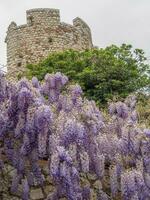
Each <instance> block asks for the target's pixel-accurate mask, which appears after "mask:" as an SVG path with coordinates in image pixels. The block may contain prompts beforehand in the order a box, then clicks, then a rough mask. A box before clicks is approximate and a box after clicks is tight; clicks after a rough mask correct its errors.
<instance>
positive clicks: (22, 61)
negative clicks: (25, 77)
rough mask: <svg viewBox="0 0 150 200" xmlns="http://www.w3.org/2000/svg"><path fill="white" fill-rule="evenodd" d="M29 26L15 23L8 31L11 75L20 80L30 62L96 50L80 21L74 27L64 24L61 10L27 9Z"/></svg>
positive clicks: (89, 33) (76, 19)
mask: <svg viewBox="0 0 150 200" xmlns="http://www.w3.org/2000/svg"><path fill="white" fill-rule="evenodd" d="M26 16H27V24H25V25H21V26H17V24H16V23H15V22H12V23H11V24H10V25H9V27H8V31H7V36H6V40H5V41H6V44H7V66H8V74H10V75H11V76H14V77H16V76H17V74H18V73H20V72H22V71H23V70H24V67H25V65H26V64H27V63H37V62H39V61H40V60H41V59H42V58H44V57H46V56H48V54H49V53H50V52H54V51H63V50H66V49H75V50H85V49H90V48H92V47H93V44H92V38H91V31H90V28H89V27H88V25H87V24H86V23H85V22H84V21H83V20H82V19H80V18H75V19H74V20H73V25H70V24H66V23H63V22H61V21H60V14H59V10H57V9H49V8H47V9H31V10H27V12H26Z"/></svg>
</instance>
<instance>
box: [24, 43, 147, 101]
mask: <svg viewBox="0 0 150 200" xmlns="http://www.w3.org/2000/svg"><path fill="white" fill-rule="evenodd" d="M146 60H147V59H146V57H145V53H144V51H143V50H141V49H133V48H132V46H131V45H127V44H122V45H121V46H120V47H118V46H116V45H111V46H108V47H106V48H100V49H92V50H86V51H80V52H79V51H75V50H67V51H64V52H56V53H52V54H50V55H49V56H48V57H47V58H46V59H44V60H43V61H41V62H40V63H38V64H29V65H27V71H26V72H25V75H26V76H28V77H29V78H31V77H33V76H36V77H38V79H39V80H43V78H44V76H45V74H46V73H56V72H62V73H64V74H65V75H67V76H68V77H69V79H70V81H72V82H77V83H79V84H80V85H81V87H82V89H83V91H84V94H85V96H86V97H87V98H88V99H93V100H95V101H96V102H97V103H98V104H99V103H103V104H104V103H106V102H107V101H108V100H109V99H113V98H114V97H119V98H125V97H126V96H128V95H129V94H130V93H133V92H136V91H139V90H142V89H143V88H146V87H147V88H149V85H150V66H149V65H148V64H147V62H146Z"/></svg>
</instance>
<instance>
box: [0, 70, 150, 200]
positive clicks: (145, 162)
mask: <svg viewBox="0 0 150 200" xmlns="http://www.w3.org/2000/svg"><path fill="white" fill-rule="evenodd" d="M135 105H136V97H134V96H131V97H128V98H127V99H126V101H125V102H124V103H123V102H117V103H112V104H111V105H109V113H110V119H109V120H106V119H105V118H104V117H103V116H102V114H101V112H100V111H99V109H98V108H97V107H96V105H95V102H93V101H88V100H86V99H83V98H82V89H81V87H80V86H79V85H69V84H68V78H67V77H66V76H64V75H63V74H61V73H56V74H47V75H46V76H45V81H44V82H43V83H42V84H40V83H39V81H38V80H37V78H35V77H34V78H33V79H32V81H28V80H26V79H22V80H20V81H19V82H18V83H16V84H14V85H13V84H10V83H8V82H7V81H6V80H5V77H4V76H3V75H2V74H0V142H1V146H2V148H1V149H0V170H2V169H3V167H5V163H4V162H3V159H1V155H2V154H4V155H5V156H6V158H7V160H8V162H10V163H11V165H12V166H13V167H14V168H15V169H16V174H15V176H14V178H13V180H12V186H11V192H12V193H17V190H18V185H19V184H20V183H22V186H23V191H22V199H23V200H28V199H30V197H29V192H30V187H31V186H32V185H33V178H35V179H36V181H37V183H38V184H39V185H40V186H41V187H44V178H43V176H42V172H41V168H40V166H39V162H38V161H39V159H46V160H48V162H47V163H48V168H49V175H50V176H51V177H52V178H53V181H54V183H55V186H56V190H55V192H54V193H51V194H49V195H48V196H47V197H46V198H47V200H52V199H55V200H57V199H59V198H62V197H65V198H66V199H68V200H82V199H83V200H88V199H89V200H90V199H92V197H91V186H90V185H83V184H81V176H82V175H83V174H84V176H85V177H86V176H88V175H89V174H90V175H91V176H96V180H98V181H99V182H100V183H101V187H99V188H98V189H97V190H96V191H95V192H96V198H97V200H107V199H123V200H146V199H150V130H149V129H144V130H143V129H142V128H139V127H138V115H137V112H136V111H135ZM106 176H107V179H108V180H107V183H108V185H109V189H108V187H107V186H106V184H105V183H106ZM31 177H33V178H31ZM108 177H109V178H108Z"/></svg>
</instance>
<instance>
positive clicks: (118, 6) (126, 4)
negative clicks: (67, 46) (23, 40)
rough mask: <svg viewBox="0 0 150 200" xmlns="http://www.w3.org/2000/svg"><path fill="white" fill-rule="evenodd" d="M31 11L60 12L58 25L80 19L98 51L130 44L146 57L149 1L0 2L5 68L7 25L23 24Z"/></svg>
mask: <svg viewBox="0 0 150 200" xmlns="http://www.w3.org/2000/svg"><path fill="white" fill-rule="evenodd" d="M31 8H57V9H60V14H61V21H64V22H67V23H72V20H73V19H74V18H75V17H77V16H78V17H81V18H82V19H84V20H85V21H86V22H87V24H88V25H89V26H90V27H91V31H92V37H93V43H94V45H96V46H99V47H106V46H108V45H111V44H117V45H120V44H122V43H130V44H132V45H133V47H135V48H142V49H144V51H145V52H146V54H147V56H148V57H150V0H0V63H1V64H6V46H5V43H4V40H5V36H6V31H7V27H8V25H9V24H10V22H11V21H15V22H16V23H17V24H18V25H21V24H25V23H26V13H25V11H26V10H28V9H31Z"/></svg>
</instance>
